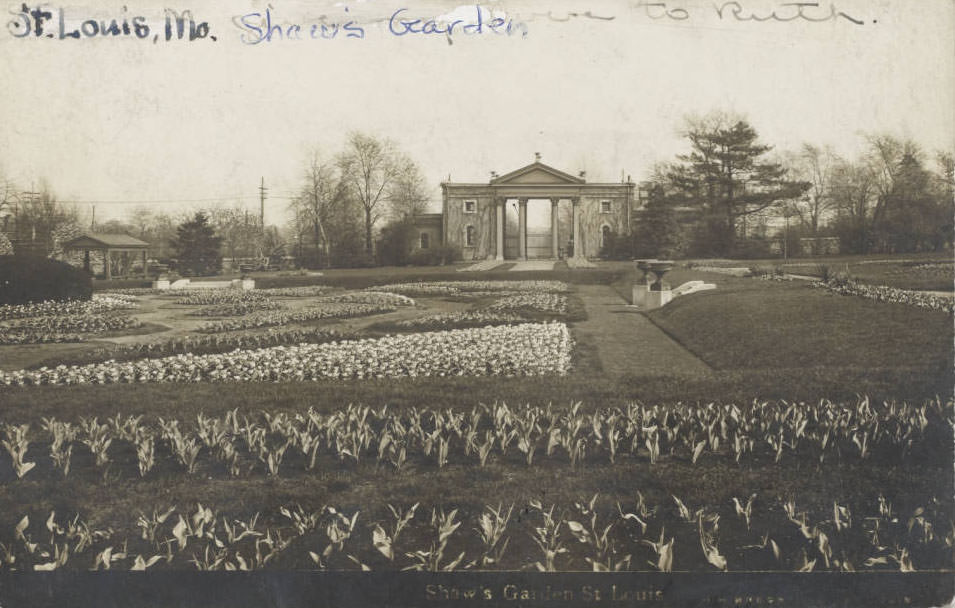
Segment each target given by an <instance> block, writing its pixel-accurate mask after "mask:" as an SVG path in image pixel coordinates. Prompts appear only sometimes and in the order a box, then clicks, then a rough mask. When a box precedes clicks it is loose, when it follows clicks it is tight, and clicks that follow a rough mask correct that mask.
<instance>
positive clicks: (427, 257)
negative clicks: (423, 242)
mask: <svg viewBox="0 0 955 608" xmlns="http://www.w3.org/2000/svg"><path fill="white" fill-rule="evenodd" d="M460 259H461V250H460V249H458V248H457V247H453V246H451V245H438V246H435V247H431V248H429V249H418V250H416V251H415V252H413V253H412V254H411V257H410V259H409V261H410V262H411V265H412V266H445V265H447V264H451V263H453V262H456V261H458V260H460Z"/></svg>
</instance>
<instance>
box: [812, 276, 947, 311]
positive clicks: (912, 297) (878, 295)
mask: <svg viewBox="0 0 955 608" xmlns="http://www.w3.org/2000/svg"><path fill="white" fill-rule="evenodd" d="M811 284H812V286H813V287H817V288H821V289H826V290H828V291H831V292H832V293H837V294H839V295H843V296H858V297H862V298H866V299H869V300H877V301H879V302H894V303H896V304H907V305H909V306H918V307H919V308H928V309H931V310H941V311H944V312H947V313H949V314H955V298H952V297H941V296H937V295H933V294H929V293H923V292H919V291H911V290H908V289H898V288H896V287H889V286H887V285H867V284H865V283H859V282H857V281H853V280H851V279H838V278H837V279H832V280H829V281H813V282H812V283H811Z"/></svg>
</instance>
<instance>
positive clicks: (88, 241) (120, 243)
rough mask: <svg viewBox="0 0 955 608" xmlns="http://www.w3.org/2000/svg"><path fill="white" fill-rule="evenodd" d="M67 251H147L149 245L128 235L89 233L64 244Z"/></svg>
mask: <svg viewBox="0 0 955 608" xmlns="http://www.w3.org/2000/svg"><path fill="white" fill-rule="evenodd" d="M63 247H64V248H65V249H84V248H89V249H147V248H148V247H149V243H147V242H146V241H141V240H139V239H137V238H135V237H132V236H129V235H128V234H100V233H92V232H87V233H85V234H83V235H81V236H78V237H76V238H74V239H70V240H68V241H66V242H65V243H63Z"/></svg>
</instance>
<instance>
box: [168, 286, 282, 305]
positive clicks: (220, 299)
mask: <svg viewBox="0 0 955 608" xmlns="http://www.w3.org/2000/svg"><path fill="white" fill-rule="evenodd" d="M165 293H166V294H167V295H176V296H179V298H178V299H177V300H176V304H181V305H183V306H209V305H215V304H235V303H237V302H259V301H262V300H264V299H266V298H267V297H268V296H266V294H264V293H262V292H261V291H259V290H254V289H250V290H245V289H190V290H176V291H173V292H168V291H167V292H165Z"/></svg>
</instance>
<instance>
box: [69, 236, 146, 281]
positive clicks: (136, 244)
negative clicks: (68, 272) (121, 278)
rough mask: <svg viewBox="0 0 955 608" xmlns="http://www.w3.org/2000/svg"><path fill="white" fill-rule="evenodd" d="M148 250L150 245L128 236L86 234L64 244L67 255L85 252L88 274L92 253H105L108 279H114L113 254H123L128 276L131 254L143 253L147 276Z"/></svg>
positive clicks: (104, 259)
mask: <svg viewBox="0 0 955 608" xmlns="http://www.w3.org/2000/svg"><path fill="white" fill-rule="evenodd" d="M148 249H149V243H147V242H145V241H141V240H139V239H137V238H135V237H131V236H129V235H128V234H94V233H86V234H84V235H82V236H78V237H76V238H75V239H70V240H69V241H66V242H65V243H63V251H64V252H66V253H69V252H71V251H82V252H83V268H84V269H85V270H86V271H88V272H89V271H90V251H101V252H102V253H103V266H104V267H105V274H106V278H107V279H111V278H113V272H112V268H111V266H112V264H110V261H111V259H112V254H113V252H119V253H120V254H122V259H123V262H124V263H123V271H124V273H125V274H126V275H127V276H128V274H129V267H130V264H129V263H128V262H129V254H130V252H133V253H136V252H142V256H143V276H144V277H145V276H147V272H148V269H147V264H146V253H147V250H148Z"/></svg>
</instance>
